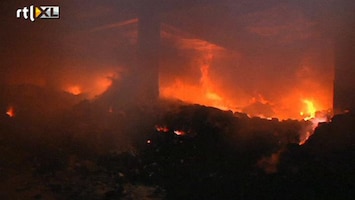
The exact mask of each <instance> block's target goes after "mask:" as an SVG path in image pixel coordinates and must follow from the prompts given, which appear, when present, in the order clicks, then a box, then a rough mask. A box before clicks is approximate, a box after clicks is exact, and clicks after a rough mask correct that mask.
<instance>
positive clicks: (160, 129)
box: [155, 125, 169, 133]
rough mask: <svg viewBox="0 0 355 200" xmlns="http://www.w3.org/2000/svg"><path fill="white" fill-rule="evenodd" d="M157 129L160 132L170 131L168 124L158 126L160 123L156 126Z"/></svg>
mask: <svg viewBox="0 0 355 200" xmlns="http://www.w3.org/2000/svg"><path fill="white" fill-rule="evenodd" d="M155 129H156V130H157V131H158V132H163V133H167V132H169V128H168V127H167V126H158V125H156V126H155Z"/></svg>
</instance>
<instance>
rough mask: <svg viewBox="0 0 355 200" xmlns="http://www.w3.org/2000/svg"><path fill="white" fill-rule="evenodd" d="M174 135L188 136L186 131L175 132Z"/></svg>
mask: <svg viewBox="0 0 355 200" xmlns="http://www.w3.org/2000/svg"><path fill="white" fill-rule="evenodd" d="M174 133H175V134H176V135H185V134H186V133H185V132H184V131H180V130H175V131H174Z"/></svg>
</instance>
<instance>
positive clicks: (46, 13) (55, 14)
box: [16, 5, 59, 22]
mask: <svg viewBox="0 0 355 200" xmlns="http://www.w3.org/2000/svg"><path fill="white" fill-rule="evenodd" d="M21 16H22V17H23V18H24V19H30V20H31V21H32V22H33V21H35V19H37V18H40V19H59V6H36V7H35V6H33V5H32V6H30V7H23V8H19V9H17V11H16V17H17V18H21Z"/></svg>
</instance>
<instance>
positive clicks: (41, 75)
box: [0, 0, 355, 98]
mask: <svg viewBox="0 0 355 200" xmlns="http://www.w3.org/2000/svg"><path fill="white" fill-rule="evenodd" d="M32 4H33V5H46V4H49V3H48V1H36V0H34V1H20V0H17V1H6V2H1V3H0V6H1V13H2V15H1V22H0V23H1V30H0V34H1V35H0V59H1V63H0V65H1V69H0V72H1V75H0V77H1V81H2V83H11V84H19V83H34V84H42V85H43V84H44V85H46V84H47V85H57V84H59V85H60V84H62V83H63V82H65V81H73V82H75V80H76V81H78V80H81V79H83V80H85V81H82V82H87V81H90V79H91V78H92V77H93V76H94V75H92V74H100V75H101V74H103V75H105V74H107V73H106V72H120V71H125V70H129V69H130V67H131V66H132V65H134V63H135V53H136V45H137V24H136V23H135V20H134V19H136V18H137V10H138V7H139V6H143V7H144V6H149V7H151V8H152V12H160V16H161V22H162V26H161V27H162V31H166V30H163V29H164V27H172V28H173V29H174V30H175V31H173V32H170V34H180V33H181V35H180V36H179V38H180V39H181V38H182V39H190V41H195V42H196V39H197V40H200V41H204V42H205V43H208V44H213V45H214V46H216V47H218V48H220V49H223V50H222V51H214V52H212V53H213V54H215V55H214V57H215V59H214V60H213V61H211V63H210V64H211V66H210V70H211V79H212V80H215V81H216V85H219V87H227V88H228V90H230V91H233V90H235V91H236V92H235V93H237V91H239V92H240V91H241V90H244V92H250V93H262V94H263V95H264V96H266V98H272V97H273V96H277V95H281V94H280V93H284V91H285V90H287V89H289V88H290V87H289V85H294V83H295V82H296V81H299V79H301V78H302V79H303V80H307V79H308V80H312V79H316V78H320V79H322V80H321V81H323V82H331V81H332V66H333V65H332V62H333V60H332V52H333V50H334V49H333V46H334V45H335V44H334V43H336V39H335V38H337V37H339V36H341V35H342V34H344V33H347V32H349V31H350V32H351V31H354V30H353V28H351V27H352V25H353V21H354V14H353V13H354V12H353V11H354V8H355V5H354V4H355V3H354V2H353V1H350V0H343V1H336V0H307V1H306V0H298V1H295V0H292V1H291V0H288V1H280V0H267V1H263V0H248V1H247V0H241V1H233V0H222V1H218V0H206V1H203V0H200V1H193V2H191V1H174V0H171V1H169V0H166V1H143V0H142V1H138V0H137V1H127V0H125V1H123V0H121V1H120V0H117V1H113V0H104V1H93V0H90V1H83V0H78V1H51V2H50V4H51V5H59V6H60V9H61V10H60V19H58V20H40V19H38V20H36V21H35V22H30V21H29V20H24V19H16V10H17V9H18V8H22V7H24V6H29V5H32ZM146 12H147V11H146ZM125 22H127V23H125ZM194 39H195V40H194ZM161 43H162V45H161V52H162V53H161V58H160V59H161V62H162V63H163V64H162V65H161V66H160V68H161V69H160V73H161V74H160V75H161V76H162V77H166V79H167V80H165V79H164V78H161V79H163V83H166V84H168V83H169V80H173V79H174V76H175V77H180V78H182V79H184V78H185V79H186V80H188V79H189V80H190V81H192V82H193V80H195V82H198V80H199V76H200V74H199V73H200V71H199V68H198V66H196V67H194V61H193V60H194V59H196V58H199V57H201V56H203V55H202V54H203V52H202V51H201V50H200V49H198V47H191V48H181V45H180V46H179V44H178V43H177V42H176V41H174V40H173V39H171V38H169V37H168V38H167V37H165V36H163V34H162V42H161ZM193 44H194V43H191V45H193ZM201 52H202V53H201ZM220 52H222V54H221V53H220ZM169 63H170V64H169ZM122 69H123V70H122ZM307 72H309V73H307ZM319 73H323V74H322V75H320V74H319ZM299 84H306V83H299ZM229 88H230V89H229ZM233 88H234V89H233ZM241 88H242V89H241ZM270 88H271V89H272V92H270ZM231 93H232V94H231V96H235V95H236V94H234V95H233V92H231Z"/></svg>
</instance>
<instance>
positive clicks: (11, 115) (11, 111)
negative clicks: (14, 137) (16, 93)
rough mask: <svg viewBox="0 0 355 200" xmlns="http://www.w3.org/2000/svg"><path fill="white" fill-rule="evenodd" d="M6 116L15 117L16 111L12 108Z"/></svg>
mask: <svg viewBox="0 0 355 200" xmlns="http://www.w3.org/2000/svg"><path fill="white" fill-rule="evenodd" d="M6 115H7V116H9V117H15V109H14V107H12V106H10V107H9V108H8V109H7V111H6Z"/></svg>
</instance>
